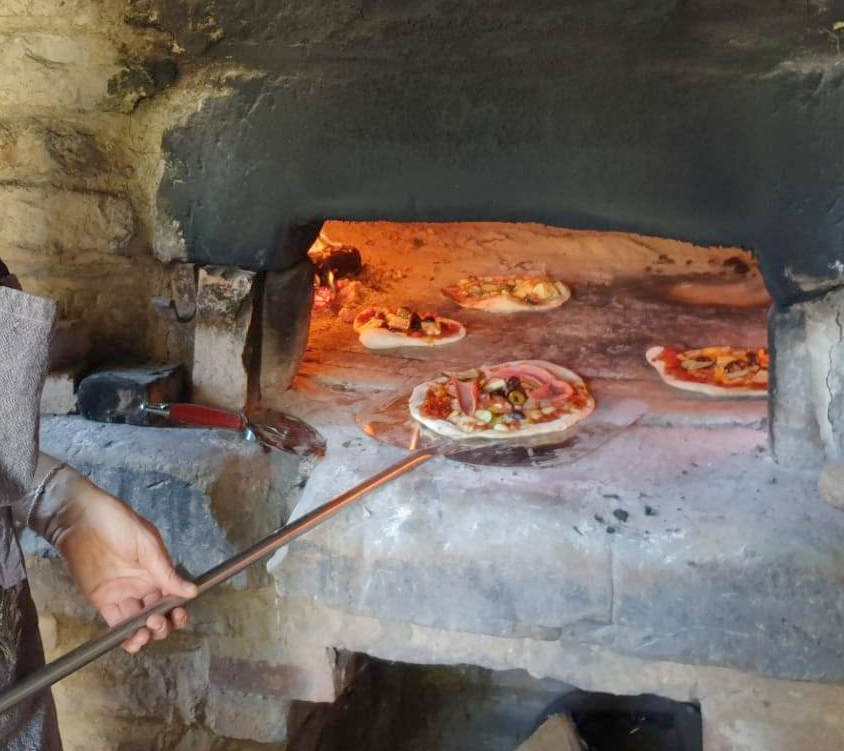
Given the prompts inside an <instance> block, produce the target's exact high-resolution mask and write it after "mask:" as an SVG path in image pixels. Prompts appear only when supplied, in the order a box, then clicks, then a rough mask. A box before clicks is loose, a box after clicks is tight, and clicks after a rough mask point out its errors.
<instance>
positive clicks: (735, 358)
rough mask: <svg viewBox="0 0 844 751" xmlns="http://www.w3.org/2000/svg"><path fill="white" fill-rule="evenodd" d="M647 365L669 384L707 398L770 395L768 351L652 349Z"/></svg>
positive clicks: (725, 348) (727, 348)
mask: <svg viewBox="0 0 844 751" xmlns="http://www.w3.org/2000/svg"><path fill="white" fill-rule="evenodd" d="M646 357H647V359H648V362H649V363H650V364H651V365H653V366H654V368H656V371H657V373H659V375H660V377H661V378H662V380H663V381H665V382H666V383H667V384H669V385H671V386H674V387H676V388H678V389H685V390H686V391H695V392H697V393H699V394H706V395H708V396H745V397H747V396H752V397H760V398H761V397H764V396H766V395H767V392H768V350H767V349H756V350H748V349H736V348H735V347H703V348H702V349H687V350H677V349H673V348H672V347H651V348H650V349H649V350H648V351H647V354H646Z"/></svg>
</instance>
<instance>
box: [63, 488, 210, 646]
mask: <svg viewBox="0 0 844 751" xmlns="http://www.w3.org/2000/svg"><path fill="white" fill-rule="evenodd" d="M68 474H69V477H67V478H63V479H64V484H67V485H68V487H66V488H65V489H63V491H62V494H63V495H64V497H65V498H66V501H65V502H64V503H63V505H62V508H61V510H60V511H59V512H58V513H57V514H56V515H55V517H54V518H53V520H52V523H51V524H50V533H49V537H48V539H49V540H50V542H51V543H52V544H53V545H54V547H55V548H56V549H57V550H58V551H59V552H60V553H61V554H62V556H63V557H64V559H65V560H66V561H67V564H68V567H69V569H70V573H71V574H72V575H73V578H74V579H75V580H76V582H77V584H78V585H79V587H80V589H81V590H82V594H83V595H84V596H85V598H86V599H87V600H88V602H90V603H91V604H92V605H93V606H94V607H95V608H97V610H99V612H100V613H101V614H102V616H103V618H104V619H105V620H106V622H107V623H108V625H109V626H113V625H115V624H118V623H120V622H122V621H124V620H126V619H127V618H131V617H132V616H134V615H136V614H137V613H139V612H140V611H141V610H142V609H143V608H145V607H147V606H149V605H152V604H154V603H156V602H158V601H159V600H160V599H161V598H162V597H165V596H167V595H174V596H176V597H180V598H187V599H190V598H192V597H195V596H196V594H197V589H196V586H195V585H194V584H192V583H190V582H187V581H185V580H184V579H182V578H181V577H180V576H179V575H178V574H177V573H176V571H175V569H174V568H173V562H172V560H171V559H170V556H169V554H168V553H167V550H166V548H165V546H164V543H163V541H162V540H161V535H160V534H159V533H158V530H157V529H156V528H155V527H154V526H153V525H152V524H150V523H149V522H148V521H147V520H146V519H144V518H143V517H141V516H139V515H138V514H136V513H135V512H134V511H133V510H132V509H131V508H129V506H127V505H126V504H125V503H123V502H122V501H120V500H119V499H117V498H115V497H114V496H112V495H111V494H109V493H106V492H105V491H104V490H102V489H100V488H98V487H97V486H96V485H94V484H93V483H91V482H90V481H88V480H87V479H85V478H84V477H82V476H80V475H77V474H76V473H68ZM187 622H188V614H187V611H186V610H185V609H184V608H182V607H179V608H175V609H174V610H173V611H172V612H171V613H169V615H167V616H164V615H160V614H159V615H152V616H150V617H149V619H148V620H147V622H146V627H145V628H141V629H139V630H138V631H136V632H135V634H134V635H133V636H131V637H130V638H129V639H127V640H126V641H125V642H124V643H123V649H125V650H126V651H127V652H129V653H130V654H134V653H136V652H138V651H139V650H140V649H141V648H142V647H143V646H144V645H145V644H147V643H148V642H149V641H150V639H152V640H155V641H158V640H160V639H165V638H167V636H168V635H169V634H170V633H171V631H173V630H174V629H175V630H178V629H183V628H184V627H185V626H186V625H187Z"/></svg>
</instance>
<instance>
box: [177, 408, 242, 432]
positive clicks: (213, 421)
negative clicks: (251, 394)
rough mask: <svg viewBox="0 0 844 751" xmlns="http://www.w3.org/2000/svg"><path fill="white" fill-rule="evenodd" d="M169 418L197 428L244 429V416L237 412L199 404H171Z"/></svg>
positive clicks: (180, 423)
mask: <svg viewBox="0 0 844 751" xmlns="http://www.w3.org/2000/svg"><path fill="white" fill-rule="evenodd" d="M169 418H170V421H171V422H175V423H178V424H179V425H192V426H194V427H199V428H224V429H226V430H245V429H246V418H245V417H244V416H243V415H242V414H240V413H239V412H232V411H230V410H228V409H218V408H217V407H205V406H203V405H201V404H171V405H170V415H169Z"/></svg>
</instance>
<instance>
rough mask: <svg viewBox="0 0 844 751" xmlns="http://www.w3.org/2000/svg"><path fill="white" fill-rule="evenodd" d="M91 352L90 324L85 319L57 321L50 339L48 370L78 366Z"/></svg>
mask: <svg viewBox="0 0 844 751" xmlns="http://www.w3.org/2000/svg"><path fill="white" fill-rule="evenodd" d="M90 354H91V326H90V325H89V324H88V323H87V322H85V321H78V320H76V321H59V322H58V324H57V325H56V330H55V332H54V333H53V338H52V340H51V341H50V360H49V362H50V370H59V369H61V368H69V367H73V366H77V367H78V366H79V365H80V364H81V363H84V362H85V361H86V360H87V359H88V355H90Z"/></svg>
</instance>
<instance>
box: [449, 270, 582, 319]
mask: <svg viewBox="0 0 844 751" xmlns="http://www.w3.org/2000/svg"><path fill="white" fill-rule="evenodd" d="M443 294H444V295H446V297H450V298H451V299H452V300H454V302H456V303H457V304H458V305H460V306H461V307H463V308H472V309H474V310H485V311H487V312H489V313H524V312H539V311H545V310H552V309H554V308H559V307H560V306H561V305H563V304H564V303H565V302H567V301H568V300H569V298H570V297H571V290H570V289H569V288H568V287H567V286H566V285H565V284H563V283H562V282H559V281H554V280H552V279H544V278H542V277H524V276H470V277H467V278H466V279H461V280H460V281H459V282H458V283H457V284H453V285H451V286H449V287H446V288H445V289H443Z"/></svg>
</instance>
